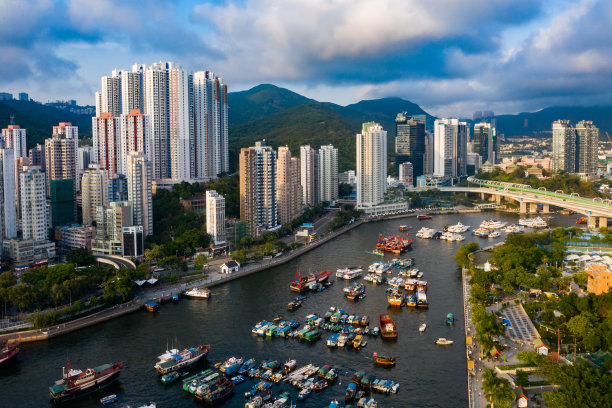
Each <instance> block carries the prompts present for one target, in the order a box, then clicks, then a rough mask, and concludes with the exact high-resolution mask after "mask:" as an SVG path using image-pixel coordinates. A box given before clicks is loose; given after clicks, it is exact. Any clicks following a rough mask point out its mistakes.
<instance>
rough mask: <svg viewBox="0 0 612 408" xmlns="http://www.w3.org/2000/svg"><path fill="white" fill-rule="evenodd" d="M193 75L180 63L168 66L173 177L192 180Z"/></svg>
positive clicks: (171, 175)
mask: <svg viewBox="0 0 612 408" xmlns="http://www.w3.org/2000/svg"><path fill="white" fill-rule="evenodd" d="M192 80H193V78H192V76H191V75H190V74H189V73H188V72H187V71H185V70H184V69H182V68H181V67H180V66H179V65H178V64H177V66H176V67H172V68H170V69H168V98H169V105H168V108H169V113H170V118H169V119H170V120H169V125H170V178H171V179H173V180H191V170H192V162H191V151H192V150H193V149H192V146H191V143H192V137H193V96H192V95H193V94H191V92H193V85H192Z"/></svg>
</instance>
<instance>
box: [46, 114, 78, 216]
mask: <svg viewBox="0 0 612 408" xmlns="http://www.w3.org/2000/svg"><path fill="white" fill-rule="evenodd" d="M78 137H79V136H78V128H77V127H76V126H72V125H71V124H70V123H68V122H66V123H60V125H59V126H54V127H53V137H51V138H50V139H45V165H46V170H47V175H46V179H47V194H48V195H49V196H50V195H51V181H52V180H69V179H71V180H72V183H73V184H72V186H73V195H74V194H75V193H76V187H77V186H76V177H77V149H78V144H79V139H78ZM75 211H76V208H75Z"/></svg>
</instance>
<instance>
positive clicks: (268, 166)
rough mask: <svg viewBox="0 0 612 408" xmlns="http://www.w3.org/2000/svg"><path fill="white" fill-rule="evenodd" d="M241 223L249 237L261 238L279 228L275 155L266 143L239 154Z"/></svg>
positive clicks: (258, 144) (248, 148)
mask: <svg viewBox="0 0 612 408" xmlns="http://www.w3.org/2000/svg"><path fill="white" fill-rule="evenodd" d="M239 166H240V167H239V168H240V170H239V171H240V219H241V220H242V221H244V222H245V224H246V233H247V234H248V235H250V236H258V235H259V234H261V233H262V232H264V231H266V230H274V229H277V228H278V226H279V225H278V221H277V211H278V207H277V202H276V154H275V152H274V150H273V149H272V148H271V147H270V146H266V145H265V142H257V143H255V146H254V147H245V148H242V149H241V150H240V158H239Z"/></svg>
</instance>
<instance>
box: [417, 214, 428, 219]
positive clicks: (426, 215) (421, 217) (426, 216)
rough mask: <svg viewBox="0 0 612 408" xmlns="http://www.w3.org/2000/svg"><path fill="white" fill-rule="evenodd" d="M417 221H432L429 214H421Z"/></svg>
mask: <svg viewBox="0 0 612 408" xmlns="http://www.w3.org/2000/svg"><path fill="white" fill-rule="evenodd" d="M416 218H417V220H431V215H428V214H419V215H417V217H416Z"/></svg>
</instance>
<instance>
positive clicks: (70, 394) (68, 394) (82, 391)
mask: <svg viewBox="0 0 612 408" xmlns="http://www.w3.org/2000/svg"><path fill="white" fill-rule="evenodd" d="M120 373H121V371H117V372H115V373H113V374H110V375H108V376H107V377H106V378H103V379H101V380H98V381H97V382H96V383H94V384H92V385H90V386H88V387H85V388H78V389H73V390H67V391H65V392H63V393H61V394H59V395H58V394H56V395H54V394H51V395H50V396H51V400H52V401H53V402H54V403H60V402H66V401H71V400H74V399H77V398H81V397H84V396H86V395H90V394H93V393H95V392H97V391H99V390H101V389H103V388H106V387H108V386H109V385H111V384H113V383H114V382H115V381H117V380H118V379H119V374H120Z"/></svg>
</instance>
